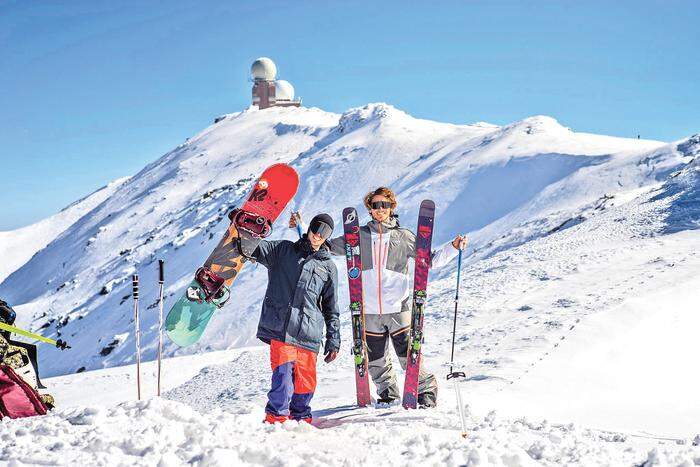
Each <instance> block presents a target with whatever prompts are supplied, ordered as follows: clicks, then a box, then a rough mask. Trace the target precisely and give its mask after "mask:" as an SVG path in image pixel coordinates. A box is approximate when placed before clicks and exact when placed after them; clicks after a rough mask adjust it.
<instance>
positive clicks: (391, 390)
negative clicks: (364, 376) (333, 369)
mask: <svg viewBox="0 0 700 467" xmlns="http://www.w3.org/2000/svg"><path fill="white" fill-rule="evenodd" d="M410 326H411V312H410V311H403V312H401V313H385V314H381V315H365V334H366V337H367V357H368V358H367V359H368V360H369V374H370V376H371V377H372V381H374V384H375V385H376V386H377V394H378V395H379V396H380V397H383V396H388V397H391V398H396V399H399V398H400V397H401V391H400V390H399V385H398V384H397V382H396V373H394V369H393V368H392V363H391V356H390V355H389V341H390V340H391V343H392V345H393V347H394V351H395V352H396V356H397V357H398V359H399V363H400V364H401V368H403V369H404V370H405V369H406V354H407V352H408V331H409V328H410ZM401 386H403V382H402V384H401ZM427 392H432V393H434V394H435V396H436V397H437V380H436V379H435V376H433V375H431V374H430V373H426V372H425V370H424V369H423V365H422V363H421V368H420V373H419V376H418V394H424V393H427ZM383 393H384V394H383Z"/></svg>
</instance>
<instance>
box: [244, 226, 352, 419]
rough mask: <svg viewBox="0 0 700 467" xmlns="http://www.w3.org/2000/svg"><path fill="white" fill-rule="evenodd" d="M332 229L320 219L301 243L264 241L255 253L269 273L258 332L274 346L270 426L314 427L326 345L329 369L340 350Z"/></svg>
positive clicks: (263, 339)
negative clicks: (318, 380)
mask: <svg viewBox="0 0 700 467" xmlns="http://www.w3.org/2000/svg"><path fill="white" fill-rule="evenodd" d="M333 227H334V225H333V219H332V218H331V217H330V216H329V215H328V214H319V215H317V216H316V217H314V218H313V219H312V220H311V222H310V224H309V229H308V231H307V233H306V234H305V235H304V236H303V237H302V238H301V239H299V240H298V241H296V242H292V241H289V240H278V241H266V240H263V241H262V242H261V243H260V245H259V246H258V248H257V249H256V250H255V251H254V252H253V259H254V260H255V261H257V262H258V263H260V264H262V265H263V266H265V267H266V268H267V269H268V285H267V290H266V292H265V300H264V302H263V306H262V313H261V314H260V321H259V323H258V332H257V337H258V338H259V339H260V340H262V341H263V342H265V343H267V344H269V345H270V365H271V367H272V387H271V388H270V392H268V395H267V396H268V402H267V405H266V407H265V422H267V423H275V422H284V421H285V420H288V419H292V420H300V421H306V422H309V423H310V422H311V406H310V404H311V399H312V397H313V395H314V391H315V389H316V356H317V354H318V352H319V350H320V347H321V344H322V341H325V342H324V347H323V349H324V350H323V352H324V355H325V362H326V363H330V362H332V361H333V360H335V358H336V356H337V355H338V351H339V350H340V318H339V313H338V305H337V301H338V270H337V268H336V266H335V264H334V263H333V260H332V259H331V254H330V252H329V251H328V244H327V242H326V240H327V239H328V238H329V237H330V236H331V234H332V233H333ZM324 326H325V331H326V332H325V335H324V332H323V329H324Z"/></svg>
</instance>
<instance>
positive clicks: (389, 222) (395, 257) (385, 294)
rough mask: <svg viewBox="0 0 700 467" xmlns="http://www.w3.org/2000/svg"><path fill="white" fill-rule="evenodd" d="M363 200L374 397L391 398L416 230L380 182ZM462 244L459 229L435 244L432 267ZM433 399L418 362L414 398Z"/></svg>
mask: <svg viewBox="0 0 700 467" xmlns="http://www.w3.org/2000/svg"><path fill="white" fill-rule="evenodd" d="M364 204H365V206H366V207H367V210H368V211H369V213H370V215H371V216H372V220H371V221H370V222H368V223H367V224H366V225H364V226H363V227H361V229H360V249H361V252H360V254H361V257H362V289H363V293H364V311H365V333H366V336H367V348H368V360H369V373H370V375H371V377H372V381H374V384H375V385H376V386H377V395H378V396H379V399H378V402H381V403H391V402H393V401H394V400H396V399H399V398H400V395H401V393H400V391H399V386H398V384H397V381H396V374H395V373H394V370H393V368H392V362H391V358H390V356H389V353H388V352H389V341H391V343H392V345H393V347H394V351H395V352H396V355H397V356H398V359H399V363H400V364H401V367H402V368H404V369H405V368H406V354H407V352H408V336H409V329H410V324H411V308H412V300H411V292H412V276H413V272H412V270H410V268H409V259H413V258H415V256H416V235H415V233H413V232H412V231H410V230H408V229H405V228H403V227H400V226H399V223H398V220H397V218H396V217H395V216H394V210H395V209H396V206H397V203H396V196H395V195H394V192H393V191H391V190H390V189H389V188H387V187H379V188H377V189H376V190H374V191H371V192H369V193H368V194H367V196H365V199H364ZM329 243H330V246H331V253H332V254H334V255H343V256H344V255H345V247H344V243H345V242H344V238H343V237H342V236H339V237H335V238H333V239H331V240H329ZM466 244H467V238H466V236H462V235H459V236H457V237H455V239H454V240H453V241H452V242H451V243H447V244H445V245H443V246H442V247H441V248H438V249H436V250H433V252H432V267H441V266H444V265H446V264H448V263H449V262H450V260H452V259H454V258H455V256H457V253H458V250H459V249H464V248H465V247H466ZM436 403H437V381H436V380H435V376H433V375H432V374H429V373H427V372H425V371H424V370H423V368H421V370H420V375H419V385H418V404H419V405H420V406H421V407H434V406H435V405H436Z"/></svg>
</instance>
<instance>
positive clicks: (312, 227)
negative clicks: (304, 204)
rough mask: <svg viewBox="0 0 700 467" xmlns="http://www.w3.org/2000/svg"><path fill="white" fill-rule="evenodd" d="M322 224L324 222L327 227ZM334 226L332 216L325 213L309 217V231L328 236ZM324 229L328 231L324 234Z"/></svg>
mask: <svg viewBox="0 0 700 467" xmlns="http://www.w3.org/2000/svg"><path fill="white" fill-rule="evenodd" d="M323 224H325V226H327V228H324V226H323ZM319 227H320V228H319ZM334 227H335V224H334V223H333V218H332V217H331V216H329V215H328V214H326V213H322V214H317V215H315V216H314V218H313V219H311V222H309V231H310V232H314V233H321V235H323V237H324V238H329V237H330V236H331V233H333V228H334ZM319 231H320V232H319ZM324 231H327V232H328V233H327V234H325V235H324V234H323V232H324Z"/></svg>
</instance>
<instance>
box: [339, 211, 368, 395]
mask: <svg viewBox="0 0 700 467" xmlns="http://www.w3.org/2000/svg"><path fill="white" fill-rule="evenodd" d="M343 230H344V232H345V260H346V263H347V266H348V286H349V288H350V312H351V313H352V353H353V357H354V360H355V385H356V388H357V405H359V406H360V407H364V406H367V405H370V404H371V403H372V398H371V396H370V393H369V373H368V371H367V345H366V340H365V312H364V307H363V298H362V259H361V257H360V220H359V218H358V217H357V211H355V208H345V209H343Z"/></svg>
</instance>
